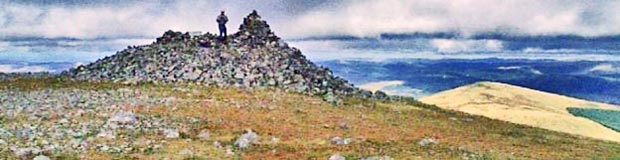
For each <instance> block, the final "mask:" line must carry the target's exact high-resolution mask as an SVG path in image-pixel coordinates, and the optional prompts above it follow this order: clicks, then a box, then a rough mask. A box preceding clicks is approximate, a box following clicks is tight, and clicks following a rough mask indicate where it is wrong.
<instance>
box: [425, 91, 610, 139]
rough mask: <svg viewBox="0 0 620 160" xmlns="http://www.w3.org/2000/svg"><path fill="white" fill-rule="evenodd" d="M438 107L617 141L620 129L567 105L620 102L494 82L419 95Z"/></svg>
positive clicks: (588, 106)
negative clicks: (578, 113) (573, 111)
mask: <svg viewBox="0 0 620 160" xmlns="http://www.w3.org/2000/svg"><path fill="white" fill-rule="evenodd" d="M420 101H422V102H425V103H429V104H435V105H437V106H439V107H442V108H446V109H451V110H457V111H462V112H466V113H470V114H475V115H481V116H486V117H489V118H493V119H498V120H504V121H509V122H513V123H517V124H524V125H529V126H534V127H540V128H545V129H549V130H553V131H559V132H565V133H570V134H576V135H581V136H586V137H592V138H596V139H602V140H609V141H615V142H620V133H618V132H615V131H613V130H611V129H609V128H606V127H604V126H603V125H600V124H598V123H596V122H594V121H591V120H589V119H586V118H581V117H576V116H573V115H571V114H570V113H569V112H568V110H567V108H568V107H580V108H600V109H611V110H620V106H613V105H609V104H604V103H598V102H590V101H585V100H581V99H576V98H571V97H567V96H562V95H557V94H551V93H546V92H541V91H537V90H532V89H528V88H523V87H518V86H512V85H508V84H502V83H496V82H479V83H475V84H472V85H467V86H462V87H459V88H456V89H452V90H448V91H443V92H440V93H437V94H435V95H431V96H428V97H425V98H422V99H420Z"/></svg>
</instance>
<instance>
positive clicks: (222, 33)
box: [219, 25, 226, 38]
mask: <svg viewBox="0 0 620 160" xmlns="http://www.w3.org/2000/svg"><path fill="white" fill-rule="evenodd" d="M219 28H220V38H226V26H225V25H220V26H219Z"/></svg>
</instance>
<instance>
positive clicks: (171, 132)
mask: <svg viewBox="0 0 620 160" xmlns="http://www.w3.org/2000/svg"><path fill="white" fill-rule="evenodd" d="M164 135H165V136H166V138H179V137H180V136H181V134H180V133H179V130H177V129H164Z"/></svg>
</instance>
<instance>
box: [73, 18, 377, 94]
mask: <svg viewBox="0 0 620 160" xmlns="http://www.w3.org/2000/svg"><path fill="white" fill-rule="evenodd" d="M63 75H64V76H67V77H70V78H72V79H77V80H94V81H101V80H105V81H116V82H126V83H142V82H147V83H176V82H191V83H198V84H203V85H209V86H221V87H240V88H255V87H276V88H280V89H285V90H288V91H294V92H299V93H304V94H308V95H322V96H324V98H325V100H327V101H330V102H334V103H338V102H339V99H340V98H341V97H351V96H354V97H360V98H373V97H375V95H384V94H382V93H377V94H373V93H372V92H369V91H364V90H360V89H358V88H356V87H354V86H353V85H352V84H350V83H348V82H347V81H346V80H344V79H342V78H339V77H337V76H334V75H333V74H332V72H331V71H330V70H329V69H327V68H324V67H319V66H317V65H315V64H314V63H312V62H310V61H309V60H307V59H306V57H305V56H304V55H302V53H301V51H299V50H298V49H296V48H292V47H289V46H288V45H287V44H286V43H285V42H283V41H282V40H281V39H280V38H279V37H277V36H276V35H275V34H274V33H273V32H272V31H271V29H270V28H269V25H268V24H267V22H265V21H263V20H261V17H260V16H259V15H258V14H257V13H256V12H253V13H252V14H250V15H249V16H247V17H246V18H245V19H244V21H243V24H242V25H241V26H240V28H239V32H237V33H235V34H233V35H231V36H229V37H227V39H219V38H218V37H216V36H215V35H212V34H209V33H207V34H205V35H200V36H191V35H190V34H189V33H181V32H173V31H167V32H166V33H164V35H163V36H162V37H160V38H157V41H156V42H154V43H152V44H150V45H144V46H137V47H128V48H127V49H125V50H123V51H120V52H118V53H117V54H116V55H113V56H111V57H106V58H103V59H101V60H98V61H96V62H94V63H91V64H88V65H85V66H79V67H77V68H75V69H71V70H70V71H67V72H64V73H63Z"/></svg>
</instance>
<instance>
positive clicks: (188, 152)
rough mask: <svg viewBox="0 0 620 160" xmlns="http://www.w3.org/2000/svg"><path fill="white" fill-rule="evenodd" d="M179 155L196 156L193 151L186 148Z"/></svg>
mask: <svg viewBox="0 0 620 160" xmlns="http://www.w3.org/2000/svg"><path fill="white" fill-rule="evenodd" d="M179 154H180V155H192V154H194V152H192V150H189V149H187V148H185V149H183V150H181V151H179Z"/></svg>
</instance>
